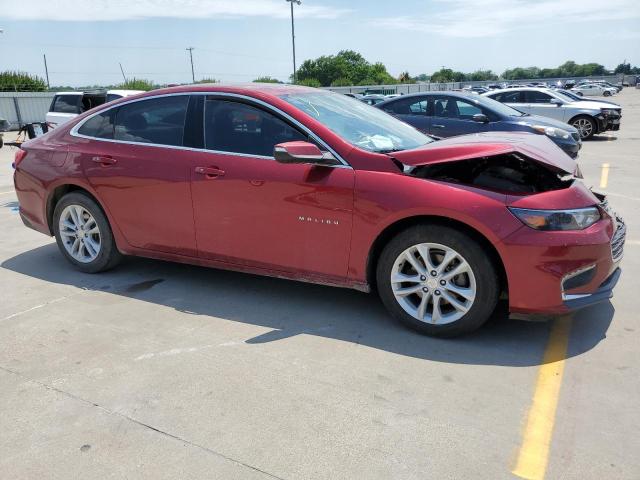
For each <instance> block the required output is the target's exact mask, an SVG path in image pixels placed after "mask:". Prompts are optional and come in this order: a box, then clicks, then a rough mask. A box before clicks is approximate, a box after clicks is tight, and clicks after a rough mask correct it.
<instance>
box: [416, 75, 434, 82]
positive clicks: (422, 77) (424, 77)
mask: <svg viewBox="0 0 640 480" xmlns="http://www.w3.org/2000/svg"><path fill="white" fill-rule="evenodd" d="M430 78H431V77H429V75H427V74H426V73H421V74H420V75H416V76H415V77H413V79H414V80H415V81H417V82H428V81H429V79H430Z"/></svg>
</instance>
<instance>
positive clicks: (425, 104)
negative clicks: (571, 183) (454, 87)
mask: <svg viewBox="0 0 640 480" xmlns="http://www.w3.org/2000/svg"><path fill="white" fill-rule="evenodd" d="M376 107H377V108H380V109H381V110H384V111H385V112H387V113H390V114H392V115H394V116H396V117H397V118H399V119H400V120H402V121H404V122H406V123H408V124H410V125H412V126H414V127H415V128H417V129H418V130H420V131H421V132H423V133H426V134H429V135H432V136H435V137H439V138H446V137H452V136H455V135H464V134H469V133H480V132H500V131H503V132H530V133H536V134H540V135H546V136H547V137H548V138H549V139H550V140H552V141H553V142H554V143H556V144H557V145H558V146H559V147H560V148H562V150H564V151H565V152H566V153H567V154H568V155H569V156H571V157H572V158H575V157H576V156H577V155H578V152H579V151H580V148H581V146H582V142H581V140H580V135H579V133H578V130H577V129H576V128H574V127H572V126H571V125H567V124H566V123H563V122H560V121H557V120H553V119H550V118H545V117H542V116H538V115H530V114H528V113H523V112H521V111H518V110H516V109H514V108H511V107H509V106H507V105H504V104H502V103H500V102H497V101H495V100H492V99H491V98H488V97H484V96H479V95H470V94H468V93H462V92H425V93H415V94H411V95H404V96H402V97H400V98H396V99H391V100H387V101H385V102H382V103H378V104H377V105H376Z"/></svg>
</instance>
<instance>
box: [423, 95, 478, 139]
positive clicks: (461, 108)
mask: <svg viewBox="0 0 640 480" xmlns="http://www.w3.org/2000/svg"><path fill="white" fill-rule="evenodd" d="M431 98H432V102H433V105H432V108H431V111H432V112H433V118H432V119H431V132H430V133H431V134H432V135H435V136H437V137H453V136H455V135H466V134H469V133H478V132H480V131H482V130H484V129H485V128H484V124H481V123H479V122H476V121H475V120H473V116H474V115H476V114H478V113H483V111H482V109H480V108H479V107H478V106H476V105H474V104H473V103H471V102H467V101H466V100H463V99H461V98H457V97H451V96H449V95H434V96H432V97H431Z"/></svg>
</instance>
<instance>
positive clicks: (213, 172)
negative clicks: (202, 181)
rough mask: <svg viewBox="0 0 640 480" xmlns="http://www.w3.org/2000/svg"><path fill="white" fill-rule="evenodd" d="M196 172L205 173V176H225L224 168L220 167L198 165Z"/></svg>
mask: <svg viewBox="0 0 640 480" xmlns="http://www.w3.org/2000/svg"><path fill="white" fill-rule="evenodd" d="M196 173H199V174H200V175H204V176H205V178H218V177H223V176H224V170H221V169H219V168H218V167H196Z"/></svg>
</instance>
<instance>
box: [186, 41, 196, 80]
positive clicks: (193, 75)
mask: <svg viewBox="0 0 640 480" xmlns="http://www.w3.org/2000/svg"><path fill="white" fill-rule="evenodd" d="M187 50H189V58H190V59H191V80H192V83H196V74H195V72H194V71H193V47H189V48H187Z"/></svg>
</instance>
